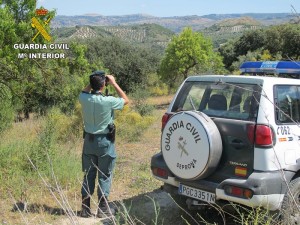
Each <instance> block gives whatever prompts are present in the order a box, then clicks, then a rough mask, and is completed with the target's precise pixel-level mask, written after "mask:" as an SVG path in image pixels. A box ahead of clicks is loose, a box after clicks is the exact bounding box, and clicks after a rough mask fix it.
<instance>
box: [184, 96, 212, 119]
mask: <svg viewBox="0 0 300 225" xmlns="http://www.w3.org/2000/svg"><path fill="white" fill-rule="evenodd" d="M189 100H190V103H191V105H192V107H193V109H194V111H195V112H198V113H199V115H200V116H202V118H203V119H205V120H206V122H208V121H207V119H206V118H205V117H204V116H203V115H202V112H201V111H198V110H196V107H195V105H194V101H193V99H192V97H191V95H189Z"/></svg>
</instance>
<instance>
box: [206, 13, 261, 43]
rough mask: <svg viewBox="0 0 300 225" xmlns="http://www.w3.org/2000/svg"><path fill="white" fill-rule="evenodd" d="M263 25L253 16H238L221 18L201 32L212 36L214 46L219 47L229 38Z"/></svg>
mask: <svg viewBox="0 0 300 225" xmlns="http://www.w3.org/2000/svg"><path fill="white" fill-rule="evenodd" d="M263 27H265V26H264V25H262V24H261V23H260V22H259V21H257V20H255V19H253V18H252V17H238V18H230V19H224V20H221V21H220V22H217V23H216V24H214V25H212V26H210V27H207V28H205V29H203V30H201V32H202V33H204V35H206V36H208V37H210V38H211V39H212V40H213V43H214V46H215V47H218V46H219V45H220V44H223V43H225V42H226V41H228V40H229V39H232V38H236V37H239V36H240V35H242V33H243V32H244V31H246V30H256V29H259V28H263Z"/></svg>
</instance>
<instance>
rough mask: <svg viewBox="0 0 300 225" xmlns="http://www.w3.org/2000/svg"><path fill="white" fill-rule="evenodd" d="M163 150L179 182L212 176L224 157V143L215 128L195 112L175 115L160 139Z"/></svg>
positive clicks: (210, 122) (205, 117)
mask: <svg viewBox="0 0 300 225" xmlns="http://www.w3.org/2000/svg"><path fill="white" fill-rule="evenodd" d="M161 148H162V154H163V157H164V160H165V162H166V164H167V166H168V167H169V169H170V170H171V171H172V173H174V175H176V176H177V177H179V178H182V179H187V180H195V179H200V178H205V177H207V176H209V175H210V174H211V173H212V172H213V171H214V170H215V168H216V167H217V165H218V163H219V161H220V158H221V154H222V139H221V135H220V132H219V130H218V128H217V126H216V124H215V123H214V122H213V121H212V119H210V118H209V117H208V116H207V115H205V114H204V113H201V112H195V111H183V112H179V113H176V114H174V115H173V116H172V117H171V118H170V120H169V121H168V122H167V124H166V126H165V128H164V130H163V132H162V136H161Z"/></svg>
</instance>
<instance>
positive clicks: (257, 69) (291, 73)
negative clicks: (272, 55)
mask: <svg viewBox="0 0 300 225" xmlns="http://www.w3.org/2000/svg"><path fill="white" fill-rule="evenodd" d="M240 70H241V74H242V75H244V74H251V75H277V76H279V77H292V78H297V79H299V78H300V61H263V62H244V63H243V64H242V65H241V66H240Z"/></svg>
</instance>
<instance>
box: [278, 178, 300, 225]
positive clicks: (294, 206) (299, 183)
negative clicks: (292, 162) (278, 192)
mask: <svg viewBox="0 0 300 225" xmlns="http://www.w3.org/2000/svg"><path fill="white" fill-rule="evenodd" d="M280 214H281V219H282V223H283V224H300V177H298V178H296V179H294V180H292V181H291V182H290V184H289V188H288V189H287V193H286V194H285V196H284V198H283V201H282V205H281V213H280Z"/></svg>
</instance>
